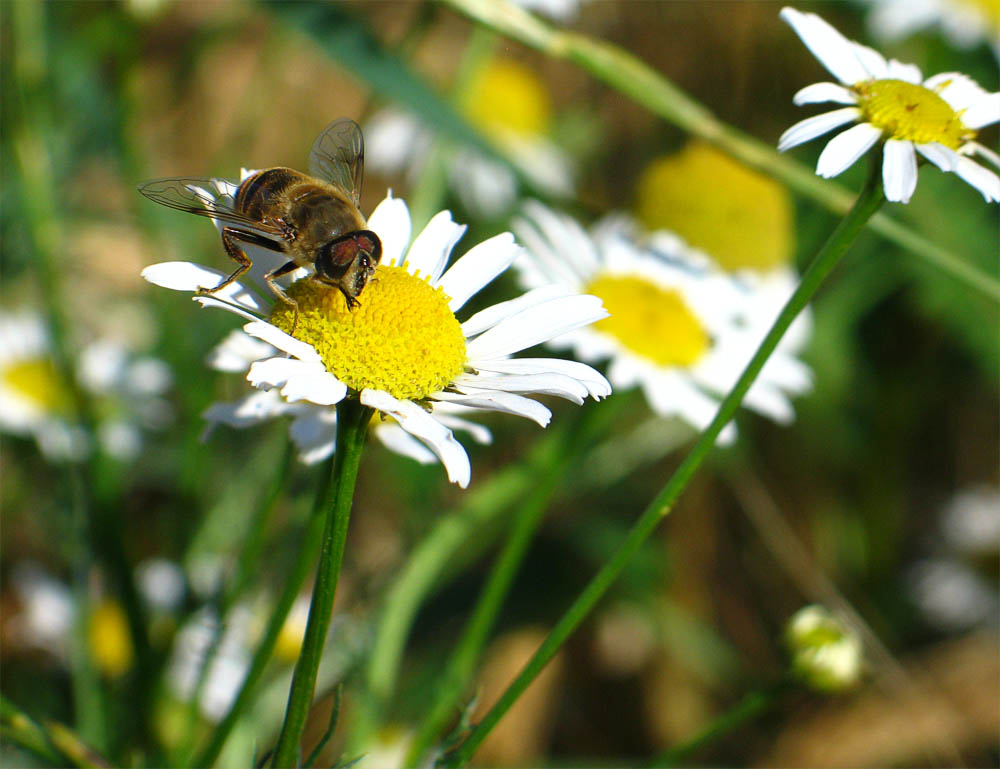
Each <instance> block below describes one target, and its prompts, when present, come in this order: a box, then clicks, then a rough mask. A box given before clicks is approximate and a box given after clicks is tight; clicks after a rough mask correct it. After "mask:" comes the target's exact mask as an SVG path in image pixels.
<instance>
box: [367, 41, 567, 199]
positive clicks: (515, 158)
mask: <svg viewBox="0 0 1000 769" xmlns="http://www.w3.org/2000/svg"><path fill="white" fill-rule="evenodd" d="M460 106H461V109H462V111H463V112H464V113H465V114H466V116H467V118H468V119H469V121H470V122H472V123H473V124H474V125H476V126H477V127H478V128H479V130H481V131H482V132H483V134H484V135H485V136H486V137H487V138H488V139H489V140H490V141H492V142H493V143H494V144H495V145H496V146H497V147H498V148H499V149H500V150H501V151H502V152H503V154H504V156H505V157H507V158H510V160H511V162H513V163H516V164H517V166H518V170H519V171H521V172H522V173H523V174H524V175H525V176H526V177H527V178H528V179H529V180H531V182H532V184H534V185H536V186H537V187H538V188H539V189H541V190H543V191H545V192H548V193H550V194H552V195H554V196H559V197H565V196H567V195H569V194H571V193H572V190H573V171H572V168H571V164H570V161H569V159H568V157H567V156H566V154H565V153H564V152H563V151H562V150H561V149H560V148H559V147H558V146H557V145H556V144H555V143H554V142H553V141H552V140H551V139H550V138H549V135H548V133H549V126H550V123H551V111H552V107H551V104H550V102H549V97H548V94H547V92H546V91H545V89H544V86H543V84H542V82H541V81H540V79H539V78H538V77H537V76H536V75H535V73H534V72H532V71H531V70H530V69H529V68H528V67H525V66H524V65H522V64H519V63H517V62H514V61H504V60H497V61H494V62H492V63H491V64H490V65H488V66H487V67H484V68H483V70H482V71H481V72H479V73H478V74H477V76H476V77H474V78H473V79H472V82H471V83H470V85H469V87H468V88H467V89H466V92H465V95H464V97H463V98H462V100H461V105H460ZM434 146H435V143H434V133H433V132H432V131H431V129H429V128H428V127H426V126H424V125H423V124H422V123H421V122H420V121H419V120H418V119H417V118H415V117H413V116H411V115H408V114H406V113H404V112H400V111H399V110H395V109H386V110H383V111H381V112H379V113H377V114H376V115H375V116H374V117H373V118H372V119H371V120H370V121H369V122H368V124H367V125H366V126H365V163H366V166H367V168H368V169H369V170H370V171H376V172H379V173H383V174H392V173H405V174H406V177H407V180H408V183H410V184H411V185H412V184H413V183H415V182H416V180H417V179H418V178H419V177H420V175H421V174H422V173H423V172H424V170H425V167H426V163H427V160H428V158H429V157H430V156H431V150H432V147H434ZM438 151H440V152H442V153H444V156H445V160H444V162H445V166H446V170H447V174H448V183H449V186H450V187H451V189H452V190H454V192H455V194H456V195H457V196H458V198H459V200H460V201H461V202H462V205H463V206H465V208H467V209H468V210H469V211H470V212H472V213H474V214H476V215H477V216H484V217H489V218H497V217H499V216H500V215H501V214H503V213H505V212H507V211H509V210H510V208H511V207H512V206H513V205H514V203H515V202H516V200H517V192H518V186H519V183H518V178H517V175H516V174H515V173H514V171H513V170H511V168H509V167H508V166H507V165H506V164H504V163H502V162H500V161H498V160H495V159H493V158H490V157H486V156H485V155H483V154H482V153H481V152H479V151H478V150H475V149H469V148H466V147H445V146H440V147H439V150H438Z"/></svg>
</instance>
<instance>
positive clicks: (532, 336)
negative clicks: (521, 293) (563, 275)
mask: <svg viewBox="0 0 1000 769" xmlns="http://www.w3.org/2000/svg"><path fill="white" fill-rule="evenodd" d="M606 317H608V311H607V310H605V309H604V305H603V304H602V303H601V300H600V298H598V297H596V296H590V295H586V294H585V295H580V296H565V297H560V298H558V299H553V300H551V301H549V302H545V303H544V304H539V305H535V306H534V307H529V308H528V309H526V310H523V311H522V312H519V313H518V314H517V315H514V316H512V317H509V318H506V319H504V320H502V321H500V322H499V323H497V324H496V325H495V326H493V328H491V329H489V330H487V331H484V332H483V333H482V334H480V335H479V336H478V337H476V338H475V339H473V340H472V341H471V342H469V344H468V347H467V348H466V354H467V355H468V357H469V359H470V360H471V359H479V358H493V357H499V356H504V355H511V354H512V353H515V352H518V351H520V350H524V349H526V348H528V347H534V346H535V345H536V344H541V343H542V342H547V341H549V340H550V339H552V338H554V337H557V336H559V335H560V334H564V333H566V332H567V331H572V330H573V329H576V328H580V327H581V326H587V325H589V324H591V323H594V322H596V321H599V320H601V319H602V318H606Z"/></svg>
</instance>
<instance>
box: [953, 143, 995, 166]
mask: <svg viewBox="0 0 1000 769" xmlns="http://www.w3.org/2000/svg"><path fill="white" fill-rule="evenodd" d="M958 151H959V153H960V154H962V155H969V156H972V155H979V156H980V157H982V158H985V159H986V160H988V161H989V162H990V163H992V164H993V166H994V167H995V168H1000V155H997V153H995V152H994V151H993V150H991V149H989V148H987V147H984V146H983V145H982V144H980V143H979V142H966V143H965V144H963V145H962V146H961V147H960V148H959V150H958Z"/></svg>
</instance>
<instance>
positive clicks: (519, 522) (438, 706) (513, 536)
mask: <svg viewBox="0 0 1000 769" xmlns="http://www.w3.org/2000/svg"><path fill="white" fill-rule="evenodd" d="M624 403H625V399H624V398H615V399H613V400H612V401H611V402H609V403H606V404H604V405H602V406H595V405H590V406H588V407H587V408H585V409H583V411H582V412H581V413H580V414H579V416H578V418H577V422H576V424H575V425H574V427H573V429H572V430H570V431H568V434H567V435H566V439H564V440H563V441H561V442H560V449H561V450H560V451H558V452H555V453H554V454H553V455H552V461H551V463H549V464H547V465H545V466H537V465H536V466H535V467H534V470H535V473H534V483H533V484H532V485H531V491H530V494H529V496H528V498H527V499H526V500H524V501H523V502H522V503H521V505H520V506H519V507H518V509H517V511H516V513H515V515H514V521H513V527H512V528H511V530H510V533H509V535H508V537H507V542H506V543H505V544H504V547H503V550H502V551H501V553H500V556H499V557H498V558H497V561H496V563H495V564H494V566H493V570H492V571H491V573H490V576H489V578H488V580H487V582H486V585H485V586H484V587H483V590H482V592H481V593H480V595H479V599H478V601H477V602H476V606H475V609H474V610H473V613H472V616H471V617H470V618H469V621H468V622H467V623H466V625H465V629H464V630H463V631H462V637H461V638H460V639H459V641H458V643H457V644H456V646H455V651H454V652H453V653H452V655H451V658H450V659H449V661H448V666H447V667H446V668H445V671H444V673H442V675H441V677H440V679H439V684H438V687H437V690H436V692H435V694H434V696H433V698H432V699H431V703H432V704H431V706H430V710H429V711H428V714H427V717H426V718H425V719H424V721H423V723H422V724H421V726H420V729H419V730H418V731H417V735H416V737H414V740H413V744H412V745H411V747H410V751H409V754H408V755H407V762H406V763H407V766H414V765H416V763H417V762H418V761H419V760H420V759H421V758H422V756H423V754H424V753H425V752H426V750H427V749H428V748H429V747H430V746H431V745H432V744H433V743H434V741H435V740H436V739H438V738H440V735H441V731H442V730H443V729H444V728H445V727H446V726H447V725H448V721H449V720H450V719H451V718H452V716H453V715H454V713H455V708H456V706H457V704H458V702H459V700H460V699H461V698H462V695H463V694H464V692H465V687H466V686H467V684H468V682H469V679H470V677H471V676H472V672H473V670H474V669H475V666H476V662H477V661H478V660H479V657H480V655H481V654H482V650H483V646H484V645H485V644H486V640H487V639H488V637H489V634H490V631H491V630H492V629H493V626H494V624H495V622H496V618H497V615H498V614H499V612H500V608H501V607H502V605H503V602H504V599H505V598H506V597H507V594H508V592H509V591H510V586H511V583H512V582H513V581H514V577H515V576H516V574H517V572H518V569H519V568H520V566H521V562H522V561H523V560H524V556H525V554H526V553H527V550H528V546H529V545H530V544H531V541H532V539H533V538H534V535H535V532H536V531H537V530H538V525H539V524H540V523H541V521H542V517H543V515H544V513H545V511H546V510H547V509H548V507H549V504H550V502H551V501H552V498H553V497H554V496H555V494H556V492H557V491H558V490H559V489H560V488H561V487H562V485H563V481H564V480H565V477H566V474H567V473H568V472H569V470H570V469H571V468H573V467H574V466H575V465H576V463H577V460H578V459H579V457H580V455H582V454H583V453H584V452H585V451H586V450H587V449H588V448H589V447H590V446H592V445H593V437H594V435H595V434H598V433H600V432H603V428H604V427H605V426H606V425H607V424H608V423H609V422H612V421H613V420H614V419H615V418H616V417H617V415H618V413H619V411H620V409H621V407H622V404H624Z"/></svg>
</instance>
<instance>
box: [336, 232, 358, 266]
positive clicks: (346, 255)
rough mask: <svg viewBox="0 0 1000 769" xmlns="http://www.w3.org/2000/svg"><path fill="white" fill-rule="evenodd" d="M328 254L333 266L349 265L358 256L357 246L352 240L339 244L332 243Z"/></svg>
mask: <svg viewBox="0 0 1000 769" xmlns="http://www.w3.org/2000/svg"><path fill="white" fill-rule="evenodd" d="M330 252H331V253H330V258H331V261H332V262H333V264H350V263H351V262H353V261H354V259H355V257H356V256H357V255H358V244H357V243H356V242H355V241H354V239H353V238H348V239H346V240H342V241H340V242H339V243H334V244H333V247H332V248H331V249H330Z"/></svg>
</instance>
